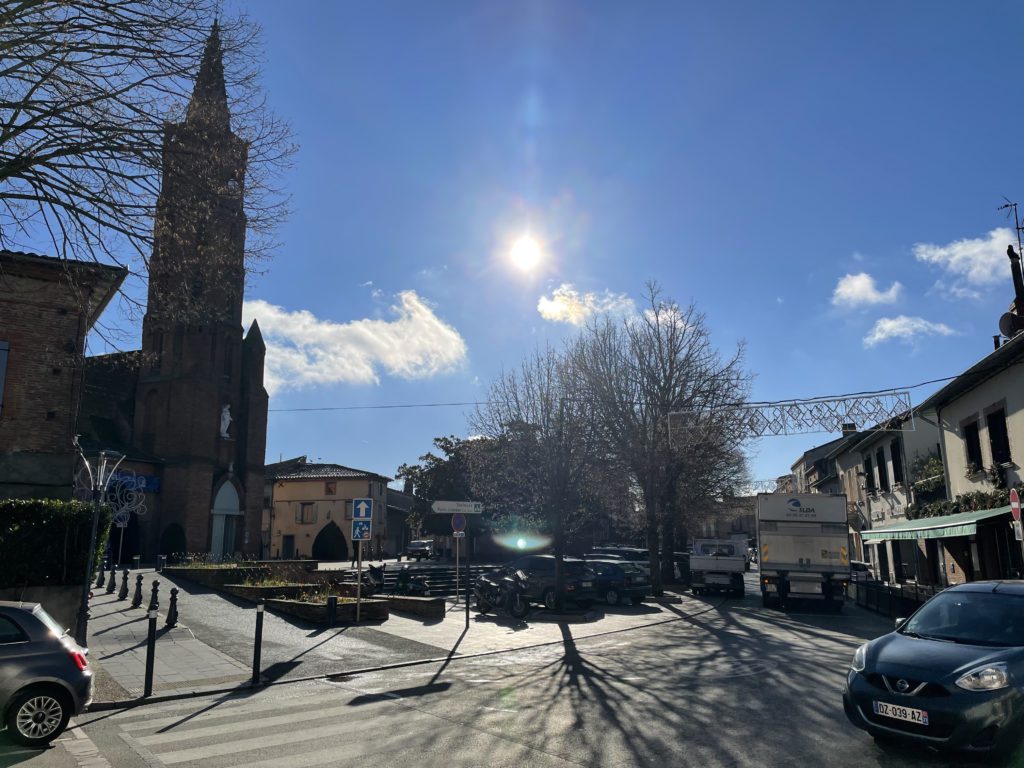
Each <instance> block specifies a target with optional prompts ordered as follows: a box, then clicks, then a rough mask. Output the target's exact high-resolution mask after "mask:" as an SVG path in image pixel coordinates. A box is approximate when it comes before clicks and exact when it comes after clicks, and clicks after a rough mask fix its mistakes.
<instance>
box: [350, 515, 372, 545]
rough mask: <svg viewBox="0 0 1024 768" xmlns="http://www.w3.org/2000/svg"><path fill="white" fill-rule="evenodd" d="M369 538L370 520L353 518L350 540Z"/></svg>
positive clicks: (365, 539)
mask: <svg viewBox="0 0 1024 768" xmlns="http://www.w3.org/2000/svg"><path fill="white" fill-rule="evenodd" d="M369 540H370V521H369V520H353V521H352V541H369Z"/></svg>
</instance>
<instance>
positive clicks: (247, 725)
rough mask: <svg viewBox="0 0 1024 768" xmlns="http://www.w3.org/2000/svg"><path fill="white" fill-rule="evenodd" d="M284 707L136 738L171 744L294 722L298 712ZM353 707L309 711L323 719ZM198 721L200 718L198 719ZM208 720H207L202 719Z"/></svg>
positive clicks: (311, 716)
mask: <svg viewBox="0 0 1024 768" xmlns="http://www.w3.org/2000/svg"><path fill="white" fill-rule="evenodd" d="M282 711H283V708H279V709H278V710H277V712H278V714H276V715H274V716H271V717H248V716H245V715H248V713H240V714H241V715H243V716H245V718H244V719H243V720H238V721H236V722H229V723H218V724H217V725H205V726H202V727H199V728H182V729H180V730H179V729H174V730H173V731H171V732H169V733H155V734H153V735H152V736H140V735H138V734H136V735H135V738H136V740H138V741H139V742H141V743H142V744H145V745H146V746H152V745H154V744H169V743H171V742H174V741H181V740H182V739H202V738H205V737H207V736H219V735H220V734H228V733H234V732H237V731H249V730H261V729H263V728H273V727H274V726H277V725H288V724H294V723H295V721H296V713H294V712H291V713H288V714H280V712H282ZM351 712H352V707H351V706H350V705H349V704H342V705H339V706H336V707H327V708H326V709H324V708H318V709H315V710H312V711H311V712H309V715H310V717H309V718H307V722H308V721H309V720H322V719H324V718H327V717H334V716H335V715H341V714H344V713H351ZM197 722H198V720H197ZM202 722H204V723H205V722H206V721H202Z"/></svg>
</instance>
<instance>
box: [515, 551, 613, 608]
mask: <svg viewBox="0 0 1024 768" xmlns="http://www.w3.org/2000/svg"><path fill="white" fill-rule="evenodd" d="M562 563H563V565H564V566H565V597H566V599H567V600H569V601H571V602H573V603H575V604H576V605H578V606H579V607H580V608H589V607H590V606H591V605H593V603H594V596H595V592H594V572H593V571H592V570H590V568H588V567H587V563H586V562H584V561H583V560H578V559H576V558H571V557H567V558H565V559H564V560H563V561H562ZM508 570H509V571H516V570H521V571H523V572H524V573H525V574H526V575H527V577H528V579H527V582H526V590H527V591H526V596H527V599H528V600H530V602H534V603H540V604H541V605H543V606H544V607H545V608H554V607H555V556H554V555H525V556H524V557H520V558H519V559H517V560H513V561H512V562H511V563H509V566H508Z"/></svg>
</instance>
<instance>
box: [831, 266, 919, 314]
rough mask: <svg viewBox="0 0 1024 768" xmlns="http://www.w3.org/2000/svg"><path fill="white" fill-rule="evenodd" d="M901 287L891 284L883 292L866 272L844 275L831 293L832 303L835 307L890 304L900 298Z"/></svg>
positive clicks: (897, 284)
mask: <svg viewBox="0 0 1024 768" xmlns="http://www.w3.org/2000/svg"><path fill="white" fill-rule="evenodd" d="M901 290H903V286H902V285H900V284H899V283H893V284H892V285H890V286H889V287H888V289H886V290H884V291H880V290H878V288H877V287H875V278H873V277H872V276H871V275H869V274H868V273H867V272H859V273H857V274H856V275H844V276H843V277H841V278H839V282H838V283H837V284H836V289H835V291H834V292H833V293H832V303H833V304H834V305H835V306H837V307H860V306H863V305H866V304H892V303H893V302H894V301H896V299H898V298H899V296H900V291H901Z"/></svg>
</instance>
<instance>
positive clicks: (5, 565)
mask: <svg viewBox="0 0 1024 768" xmlns="http://www.w3.org/2000/svg"><path fill="white" fill-rule="evenodd" d="M110 517H111V515H110V510H109V508H107V507H101V508H100V521H99V528H98V529H97V538H96V560H95V562H96V563H97V564H98V563H100V562H101V561H102V560H101V559H102V557H103V548H104V546H105V545H106V541H107V535H108V534H109V532H110ZM91 532H92V505H91V504H86V503H83V502H81V501H56V500H53V499H0V587H16V586H17V587H20V586H29V587H42V586H62V585H72V584H81V583H82V577H83V574H84V573H85V567H86V560H87V558H88V550H89V535H90V533H91Z"/></svg>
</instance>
